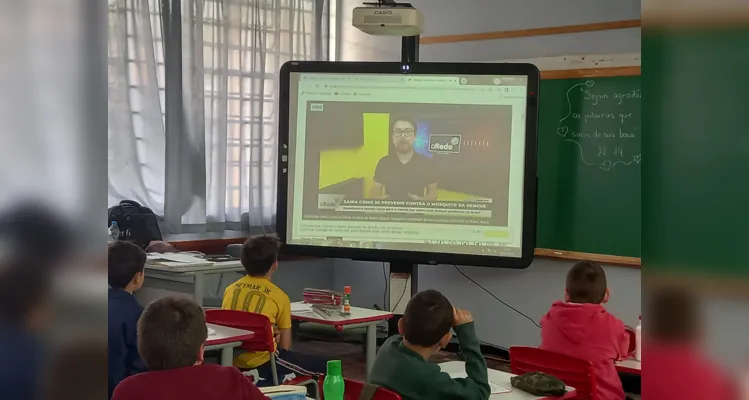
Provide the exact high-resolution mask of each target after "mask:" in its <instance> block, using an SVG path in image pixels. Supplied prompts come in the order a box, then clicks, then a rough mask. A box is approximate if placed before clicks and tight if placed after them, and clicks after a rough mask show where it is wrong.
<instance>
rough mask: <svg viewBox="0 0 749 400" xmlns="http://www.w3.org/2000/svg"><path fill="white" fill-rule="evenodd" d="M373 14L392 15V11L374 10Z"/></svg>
mask: <svg viewBox="0 0 749 400" xmlns="http://www.w3.org/2000/svg"><path fill="white" fill-rule="evenodd" d="M374 13H375V15H393V12H392V11H379V10H378V11H375V12H374Z"/></svg>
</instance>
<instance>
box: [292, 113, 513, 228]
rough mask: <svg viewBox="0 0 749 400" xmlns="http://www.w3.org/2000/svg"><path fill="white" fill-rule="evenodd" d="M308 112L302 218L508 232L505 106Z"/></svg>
mask: <svg viewBox="0 0 749 400" xmlns="http://www.w3.org/2000/svg"><path fill="white" fill-rule="evenodd" d="M306 107H307V117H306V134H305V136H306V138H307V139H306V144H305V147H304V169H303V171H304V190H303V196H304V198H303V208H302V211H303V218H304V220H330V221H367V222H407V223H408V222H411V223H421V224H430V223H433V224H459V225H488V226H494V227H502V226H507V225H508V197H509V194H508V190H509V186H510V185H509V179H510V140H511V128H512V107H511V106H509V105H504V106H503V105H465V104H462V105H461V104H422V103H418V104H408V103H377V102H372V103H368V102H350V101H347V102H337V101H308V102H307V103H306Z"/></svg>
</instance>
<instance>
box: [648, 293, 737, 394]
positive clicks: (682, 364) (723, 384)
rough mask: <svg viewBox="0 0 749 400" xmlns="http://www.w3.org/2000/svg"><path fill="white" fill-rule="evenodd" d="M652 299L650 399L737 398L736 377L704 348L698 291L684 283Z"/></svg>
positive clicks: (649, 362)
mask: <svg viewBox="0 0 749 400" xmlns="http://www.w3.org/2000/svg"><path fill="white" fill-rule="evenodd" d="M653 292H654V294H653V296H652V297H651V298H650V299H649V300H650V301H649V303H650V304H649V306H648V311H649V312H648V313H647V316H648V321H647V323H648V330H647V336H646V337H645V341H644V348H643V352H644V353H645V356H644V357H645V358H646V359H647V365H648V376H647V379H643V380H642V393H643V394H645V395H646V396H647V398H648V399H716V400H723V399H726V400H734V399H739V398H742V397H740V396H739V387H738V384H737V382H735V381H733V380H732V379H731V378H730V375H729V374H727V373H726V371H724V370H722V369H721V368H720V367H718V365H716V364H715V363H714V362H713V361H712V360H710V358H709V357H708V356H707V354H706V353H705V351H704V350H703V349H702V330H703V327H702V315H701V313H700V305H699V303H698V300H696V299H695V298H694V295H692V294H690V293H688V292H686V291H685V290H684V289H681V288H675V287H672V288H658V289H655V290H653Z"/></svg>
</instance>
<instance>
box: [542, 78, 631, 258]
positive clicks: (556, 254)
mask: <svg viewBox="0 0 749 400" xmlns="http://www.w3.org/2000/svg"><path fill="white" fill-rule="evenodd" d="M640 75H641V68H640V66H630V67H610V68H583V69H562V70H548V71H541V80H546V79H577V78H607V77H618V76H640ZM535 255H536V256H537V257H547V258H559V259H565V260H592V261H597V262H600V263H603V264H608V265H616V266H622V267H631V268H640V267H641V266H642V259H641V258H640V257H627V256H616V255H610V254H595V253H583V252H579V251H568V250H558V249H544V248H536V250H535Z"/></svg>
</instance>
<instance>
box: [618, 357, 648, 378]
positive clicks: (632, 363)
mask: <svg viewBox="0 0 749 400" xmlns="http://www.w3.org/2000/svg"><path fill="white" fill-rule="evenodd" d="M615 365H616V371H617V372H626V373H629V374H635V375H641V374H642V361H637V360H635V359H634V358H628V359H626V360H622V361H617V362H616V363H615Z"/></svg>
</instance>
